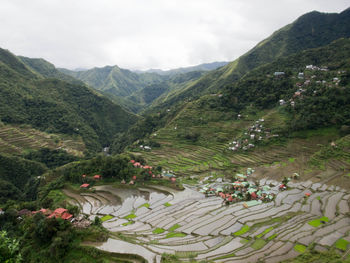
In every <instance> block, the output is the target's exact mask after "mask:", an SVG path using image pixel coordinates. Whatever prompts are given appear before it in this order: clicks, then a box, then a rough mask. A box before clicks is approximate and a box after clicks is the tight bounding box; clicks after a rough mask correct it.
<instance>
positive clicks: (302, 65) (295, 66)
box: [218, 38, 350, 129]
mask: <svg viewBox="0 0 350 263" xmlns="http://www.w3.org/2000/svg"><path fill="white" fill-rule="evenodd" d="M349 57H350V39H349V38H342V39H338V40H336V41H334V42H332V43H331V44H329V45H326V46H323V47H320V48H313V49H308V50H304V51H301V52H298V53H296V54H293V55H290V56H286V57H283V58H279V59H277V60H275V61H273V62H272V63H269V64H266V65H263V66H261V67H259V68H256V69H255V70H252V71H250V72H249V73H248V74H246V75H245V76H244V77H243V78H241V79H240V80H239V81H238V82H236V83H234V84H232V85H229V86H227V87H226V88H225V89H224V91H223V96H222V97H221V98H220V100H219V101H220V102H218V105H220V106H224V109H223V110H224V111H226V110H230V111H235V112H239V111H241V110H243V109H245V108H246V107H247V106H248V105H254V107H256V108H257V109H260V110H261V109H268V108H273V107H276V105H278V104H279V100H284V101H286V102H288V105H289V106H288V109H289V111H290V112H291V114H292V115H293V116H292V119H291V127H292V128H293V129H314V128H317V127H323V126H331V125H339V126H340V125H350V121H349V120H350V107H349V105H347V104H348V103H346V101H348V100H350V91H349V84H350V81H349V79H350V72H349V69H350V62H349V59H348V58H349ZM307 65H313V69H307V68H306V66H307ZM309 67H311V66H309ZM274 72H284V74H283V75H281V76H279V77H276V76H274ZM299 72H300V73H302V74H300V76H299ZM292 102H293V105H291V103H292Z"/></svg>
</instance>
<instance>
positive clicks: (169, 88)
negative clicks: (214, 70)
mask: <svg viewBox="0 0 350 263" xmlns="http://www.w3.org/2000/svg"><path fill="white" fill-rule="evenodd" d="M205 73H206V72H205V71H190V72H187V73H179V74H175V75H169V76H168V78H167V79H166V80H165V81H162V82H159V83H154V84H150V85H147V86H146V87H144V88H143V89H141V90H139V91H136V92H134V93H133V94H131V95H130V96H129V97H127V99H128V100H129V101H130V102H132V103H137V104H139V105H141V106H142V107H143V108H146V107H151V106H152V103H158V102H159V101H162V100H165V99H166V97H167V96H169V95H170V94H172V93H174V92H177V91H178V90H182V89H183V88H184V87H186V86H187V85H189V83H192V82H193V81H195V80H197V79H198V78H200V77H201V76H203V75H204V74H205Z"/></svg>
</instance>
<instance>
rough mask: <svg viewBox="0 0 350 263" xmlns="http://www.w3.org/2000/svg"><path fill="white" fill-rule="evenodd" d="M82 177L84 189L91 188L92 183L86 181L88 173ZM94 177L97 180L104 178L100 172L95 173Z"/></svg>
mask: <svg viewBox="0 0 350 263" xmlns="http://www.w3.org/2000/svg"><path fill="white" fill-rule="evenodd" d="M81 177H82V181H83V184H82V185H81V186H80V188H83V189H87V188H89V187H90V184H88V183H85V182H86V178H87V175H86V174H83V175H82V176H81ZM93 179H94V180H96V181H98V180H101V179H102V176H101V175H99V174H95V175H94V176H93Z"/></svg>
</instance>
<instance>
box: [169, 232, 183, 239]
mask: <svg viewBox="0 0 350 263" xmlns="http://www.w3.org/2000/svg"><path fill="white" fill-rule="evenodd" d="M185 236H187V234H185V233H179V232H176V233H168V234H167V235H166V236H165V238H172V237H185Z"/></svg>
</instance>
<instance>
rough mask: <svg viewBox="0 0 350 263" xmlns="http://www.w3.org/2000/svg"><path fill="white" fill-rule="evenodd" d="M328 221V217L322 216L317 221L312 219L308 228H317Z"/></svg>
mask: <svg viewBox="0 0 350 263" xmlns="http://www.w3.org/2000/svg"><path fill="white" fill-rule="evenodd" d="M328 221H329V219H328V217H326V216H323V217H321V218H319V219H314V220H311V221H309V222H308V224H309V225H310V226H313V227H319V226H320V225H321V224H324V223H327V222H328Z"/></svg>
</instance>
